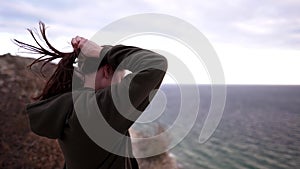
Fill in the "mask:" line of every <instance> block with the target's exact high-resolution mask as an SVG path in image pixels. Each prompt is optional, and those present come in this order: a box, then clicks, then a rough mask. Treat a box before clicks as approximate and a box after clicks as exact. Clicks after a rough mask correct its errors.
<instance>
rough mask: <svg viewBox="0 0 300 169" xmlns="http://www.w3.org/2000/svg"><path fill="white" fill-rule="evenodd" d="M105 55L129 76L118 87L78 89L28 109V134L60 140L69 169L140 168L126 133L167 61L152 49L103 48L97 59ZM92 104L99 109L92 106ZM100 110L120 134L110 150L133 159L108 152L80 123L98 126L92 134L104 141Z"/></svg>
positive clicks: (161, 76)
mask: <svg viewBox="0 0 300 169" xmlns="http://www.w3.org/2000/svg"><path fill="white" fill-rule="evenodd" d="M104 56H105V57H107V60H108V62H109V63H112V64H113V65H114V66H115V67H117V66H119V67H120V68H122V69H127V70H130V71H131V72H132V73H130V74H129V75H127V76H126V77H125V78H124V79H122V81H121V82H120V83H118V84H114V85H111V86H109V87H107V88H104V89H100V90H97V91H95V90H94V89H91V88H80V89H77V90H75V91H73V92H68V93H64V94H60V95H56V96H53V97H51V98H48V99H45V100H41V101H37V102H35V103H30V104H27V106H26V110H27V113H28V115H29V120H30V126H31V130H32V131H33V132H34V133H36V134H37V135H40V136H44V137H48V138H51V139H57V140H58V143H59V145H60V147H61V150H62V152H63V154H64V158H65V161H66V166H67V168H68V169H123V168H128V169H131V168H132V169H137V168H138V164H137V161H136V159H135V158H134V156H133V155H132V147H131V140H130V135H129V132H128V129H129V128H130V127H131V125H132V124H133V123H134V121H135V120H136V119H137V118H138V117H139V116H140V115H141V112H143V111H144V110H145V109H146V107H147V106H148V105H149V103H150V101H151V99H152V98H153V96H152V94H153V93H151V97H150V96H149V95H150V92H151V91H153V90H154V89H158V88H159V86H160V85H161V82H162V80H163V77H164V75H165V72H166V70H167V60H166V58H165V57H163V56H161V55H159V54H157V53H154V52H152V51H150V50H145V49H141V48H138V47H133V46H124V45H116V46H105V47H104V49H103V50H102V51H101V53H100V57H104ZM154 92H155V90H154ZM126 96H129V100H130V103H131V104H128V99H126V98H128V97H126ZM93 100H95V102H96V104H95V105H97V108H95V106H94V105H93V104H92V103H93ZM115 103H117V104H118V105H117V106H116V104H115ZM132 107H134V108H135V109H133V108H132ZM96 109H98V110H100V111H97V110H96ZM99 112H101V117H103V118H104V119H105V121H106V122H107V123H108V124H109V125H110V126H111V127H112V128H113V129H114V130H115V131H117V132H119V133H120V134H121V135H120V138H117V139H111V140H109V141H111V147H112V148H113V149H114V150H117V151H116V152H120V153H121V154H127V155H128V156H130V157H132V158H130V157H128V156H127V157H126V156H125V157H124V156H121V155H116V153H115V152H110V151H107V150H106V149H105V148H102V147H100V146H99V145H98V144H97V142H94V140H93V139H91V138H90V135H88V134H87V133H86V132H85V131H86V130H85V129H84V127H83V125H82V123H81V121H80V119H84V120H85V121H88V122H89V121H90V122H91V125H93V124H96V125H95V127H94V128H92V129H93V130H92V132H94V134H96V135H98V136H99V138H103V140H105V139H106V141H107V134H109V133H107V132H108V131H107V130H106V129H105V127H104V125H103V127H101V125H102V124H104V123H101V122H100V121H97V118H98V117H99V114H97V113H99ZM78 117H80V119H79V118H78ZM95 122H96V123H95ZM97 122H98V123H97ZM89 127H91V126H89ZM92 127H93V126H92ZM125 136H129V137H125Z"/></svg>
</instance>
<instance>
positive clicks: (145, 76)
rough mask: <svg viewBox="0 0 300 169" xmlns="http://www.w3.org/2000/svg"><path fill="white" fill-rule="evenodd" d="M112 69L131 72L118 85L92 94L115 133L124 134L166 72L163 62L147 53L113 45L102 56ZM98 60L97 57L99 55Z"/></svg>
mask: <svg viewBox="0 0 300 169" xmlns="http://www.w3.org/2000/svg"><path fill="white" fill-rule="evenodd" d="M100 55H106V57H107V60H108V63H110V64H111V65H112V66H113V67H114V68H117V70H119V69H127V70H130V71H131V72H132V73H131V74H129V75H127V76H126V77H125V78H124V79H122V81H121V82H120V83H118V84H114V85H111V86H110V87H107V88H105V89H100V90H99V91H96V99H97V103H98V106H99V108H100V111H101V114H102V115H103V116H104V118H105V119H106V121H107V122H108V123H109V124H110V125H111V126H112V127H113V128H114V129H115V130H117V131H119V132H121V133H124V132H125V131H127V130H128V129H129V128H130V126H131V125H132V124H133V123H134V121H135V120H136V119H137V118H138V117H139V116H140V115H141V113H142V112H143V111H144V110H145V109H146V107H147V106H148V105H149V103H150V101H151V99H152V98H153V96H154V95H155V93H156V89H158V88H159V86H160V85H161V82H162V80H163V78H164V76H165V73H166V70H167V67H168V65H167V59H166V58H165V57H163V56H162V55H160V54H157V53H155V52H152V51H150V50H145V49H141V48H138V47H133V46H124V45H117V46H113V47H111V48H110V50H108V51H107V52H105V53H101V54H100ZM100 57H101V56H100Z"/></svg>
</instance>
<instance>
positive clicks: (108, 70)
mask: <svg viewBox="0 0 300 169" xmlns="http://www.w3.org/2000/svg"><path fill="white" fill-rule="evenodd" d="M112 76H113V70H112V67H111V66H110V65H104V66H103V77H104V78H106V79H111V78H112Z"/></svg>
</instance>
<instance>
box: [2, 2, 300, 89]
mask: <svg viewBox="0 0 300 169" xmlns="http://www.w3.org/2000/svg"><path fill="white" fill-rule="evenodd" d="M0 4H1V7H0V36H1V39H0V43H1V47H0V54H5V53H11V54H18V55H22V56H24V54H23V53H20V49H18V48H17V47H16V46H15V45H14V44H13V43H12V41H11V39H14V38H15V39H18V40H22V41H25V42H32V41H30V38H31V37H30V35H29V34H28V32H27V31H26V28H37V27H38V22H39V21H43V22H44V23H45V24H46V25H47V27H48V29H47V31H48V32H47V34H48V37H49V40H50V41H51V42H52V43H53V44H54V46H55V47H57V48H58V49H60V50H66V51H68V50H71V48H70V40H71V38H72V37H74V36H76V35H80V36H83V37H86V38H89V37H91V36H93V35H94V34H95V33H96V32H97V31H98V30H100V29H101V28H103V27H105V26H106V25H108V24H110V23H112V22H114V21H116V20H118V19H120V18H123V17H126V16H130V15H134V14H142V13H160V14H167V15H171V16H174V17H177V18H180V19H182V20H184V21H186V22H188V23H190V24H192V25H193V26H195V27H196V28H197V29H198V30H199V31H200V32H202V33H203V35H204V36H205V37H206V38H207V39H208V40H209V42H210V44H211V45H212V46H213V48H214V49H215V51H216V53H217V55H218V58H219V60H220V62H221V66H222V68H223V72H224V77H225V83H226V84H262V85H269V84H271V85H299V84H300V77H299V76H298V75H299V73H300V66H299V64H300V48H299V46H300V10H299V9H300V1H299V0H264V1H260V0H227V1H220V0H216V1H201V0H197V1H196V0H131V1H122V0H101V1H99V0H90V1H80V0H64V1H62V0H51V1H40V0H0ZM145 22H147V21H145ZM141 24H142V23H141ZM169 41H170V39H166V38H163V37H149V36H144V37H143V36H142V37H136V38H132V39H127V40H125V41H124V42H123V43H124V44H130V45H132V44H134V45H140V46H142V47H150V48H151V47H153V46H157V45H161V46H162V48H165V49H168V50H169V52H171V53H176V54H177V55H178V58H180V59H182V61H183V62H185V63H186V64H187V66H188V67H189V68H190V70H191V72H192V73H193V76H194V78H195V81H196V83H199V84H210V83H211V82H210V78H211V77H210V75H209V74H208V73H206V72H207V71H205V64H203V63H200V62H197V61H195V62H188V61H187V60H192V58H193V57H195V56H193V54H192V53H191V52H189V51H187V49H185V48H184V47H182V45H181V47H180V44H178V43H176V42H172V44H173V49H172V48H170V46H164V44H166V43H163V42H169ZM170 43H171V41H170ZM170 43H169V44H170ZM178 45H179V46H178ZM174 46H178V47H174ZM186 61H187V62H186ZM164 83H176V77H172V75H171V74H170V75H168V77H167V78H166V79H165V80H164ZM187 83H188V82H187Z"/></svg>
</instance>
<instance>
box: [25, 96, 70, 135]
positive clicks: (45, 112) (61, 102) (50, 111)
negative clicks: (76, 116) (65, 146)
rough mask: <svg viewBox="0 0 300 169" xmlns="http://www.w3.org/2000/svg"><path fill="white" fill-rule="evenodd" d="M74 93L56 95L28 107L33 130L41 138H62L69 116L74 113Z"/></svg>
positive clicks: (27, 110)
mask: <svg viewBox="0 0 300 169" xmlns="http://www.w3.org/2000/svg"><path fill="white" fill-rule="evenodd" d="M72 104H73V99H72V93H71V92H70V93H64V94H61V95H56V96H53V97H50V98H48V99H45V100H41V101H37V102H34V103H30V104H27V105H26V112H27V113H28V116H29V121H30V128H31V130H32V131H33V132H34V133H35V134H37V135H40V136H44V137H48V138H52V139H57V138H59V137H60V136H61V134H62V132H63V129H64V126H65V124H66V120H67V116H68V114H70V113H71V112H72V111H73V106H72Z"/></svg>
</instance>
